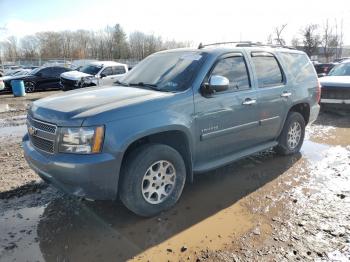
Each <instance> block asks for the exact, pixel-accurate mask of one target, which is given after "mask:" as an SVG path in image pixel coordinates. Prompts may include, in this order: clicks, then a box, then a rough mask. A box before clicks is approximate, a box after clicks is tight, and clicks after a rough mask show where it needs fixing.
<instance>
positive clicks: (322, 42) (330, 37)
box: [268, 19, 344, 62]
mask: <svg viewBox="0 0 350 262" xmlns="http://www.w3.org/2000/svg"><path fill="white" fill-rule="evenodd" d="M286 28H287V24H283V25H279V26H277V27H275V28H274V30H273V33H271V34H270V35H269V36H268V43H270V44H277V45H286V41H285V39H284V37H283V36H284V33H285V29H286ZM343 40H344V31H343V20H341V21H340V22H338V21H337V20H335V21H334V23H331V22H330V21H329V20H328V19H327V20H325V21H324V22H323V24H322V25H319V24H307V25H305V26H304V27H302V28H301V29H300V31H299V33H298V34H297V35H296V36H294V38H293V39H292V41H291V46H293V47H295V48H297V49H302V50H303V51H304V52H305V53H306V54H307V55H308V56H309V57H312V56H314V55H323V56H324V58H325V60H326V62H330V61H331V60H332V59H333V58H340V57H342V52H343V46H344V42H343Z"/></svg>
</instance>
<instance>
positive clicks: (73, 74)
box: [61, 71, 92, 80]
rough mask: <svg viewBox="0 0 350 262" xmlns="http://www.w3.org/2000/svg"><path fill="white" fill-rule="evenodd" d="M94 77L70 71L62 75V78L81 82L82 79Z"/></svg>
mask: <svg viewBox="0 0 350 262" xmlns="http://www.w3.org/2000/svg"><path fill="white" fill-rule="evenodd" d="M85 76H92V75H90V74H86V73H83V72H80V71H69V72H65V73H62V74H61V77H63V78H66V79H69V80H80V79H81V78H82V77H85Z"/></svg>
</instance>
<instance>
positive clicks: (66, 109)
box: [29, 86, 174, 126]
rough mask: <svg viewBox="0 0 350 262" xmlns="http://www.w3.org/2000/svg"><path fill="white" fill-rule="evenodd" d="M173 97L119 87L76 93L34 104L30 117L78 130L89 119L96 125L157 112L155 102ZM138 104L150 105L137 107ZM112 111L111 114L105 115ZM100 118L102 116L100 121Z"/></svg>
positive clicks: (160, 93) (89, 89) (161, 93)
mask: <svg viewBox="0 0 350 262" xmlns="http://www.w3.org/2000/svg"><path fill="white" fill-rule="evenodd" d="M173 95H174V94H172V93H165V92H158V91H152V90H146V89H140V88H134V87H122V86H106V87H93V88H85V89H83V90H82V89H77V90H74V91H69V92H65V93H61V94H59V95H54V96H50V97H47V98H44V99H40V100H37V101H35V102H34V103H33V104H32V106H31V108H30V110H29V114H31V115H32V117H34V118H37V119H39V120H42V121H46V122H51V123H54V124H57V125H58V126H81V125H82V124H83V121H84V120H85V119H86V118H89V117H95V119H97V120H96V121H97V122H98V121H112V120H116V119H118V118H124V117H131V116H134V115H136V114H145V113H147V112H148V111H152V110H156V109H155V105H154V101H155V100H157V99H158V100H159V99H162V98H165V97H169V96H173ZM141 103H150V104H149V105H147V106H146V105H145V106H140V107H137V106H136V105H138V104H141ZM111 111H113V113H110V114H108V112H111ZM102 114H104V115H103V117H102V116H101V115H102ZM102 119H103V120H102ZM102 124H103V123H102Z"/></svg>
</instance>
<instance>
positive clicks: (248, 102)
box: [242, 98, 256, 105]
mask: <svg viewBox="0 0 350 262" xmlns="http://www.w3.org/2000/svg"><path fill="white" fill-rule="evenodd" d="M242 104H243V105H253V104H256V99H251V98H246V99H245V100H244V101H243V103H242Z"/></svg>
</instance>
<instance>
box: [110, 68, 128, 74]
mask: <svg viewBox="0 0 350 262" xmlns="http://www.w3.org/2000/svg"><path fill="white" fill-rule="evenodd" d="M125 73H126V71H125V67H124V66H113V75H122V74H125Z"/></svg>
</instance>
